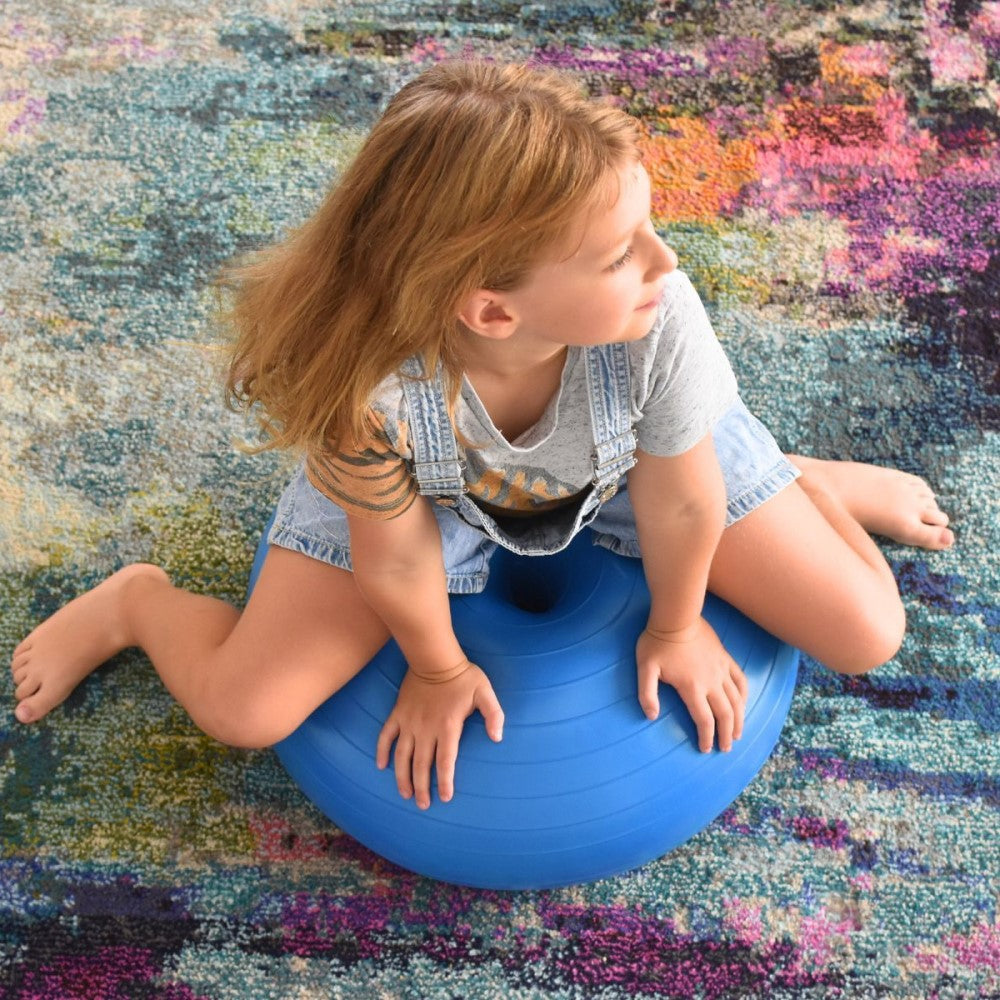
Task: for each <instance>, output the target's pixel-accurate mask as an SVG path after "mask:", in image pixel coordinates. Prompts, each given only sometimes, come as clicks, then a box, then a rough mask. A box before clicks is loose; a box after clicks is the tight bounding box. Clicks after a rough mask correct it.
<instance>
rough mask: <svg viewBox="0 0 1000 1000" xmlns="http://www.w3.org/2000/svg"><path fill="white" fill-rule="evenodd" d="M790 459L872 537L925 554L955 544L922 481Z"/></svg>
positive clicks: (877, 469)
mask: <svg viewBox="0 0 1000 1000" xmlns="http://www.w3.org/2000/svg"><path fill="white" fill-rule="evenodd" d="M788 457H789V459H790V460H791V462H792V463H793V464H794V465H796V466H797V467H798V468H799V469H801V470H802V474H803V476H804V477H805V479H806V480H808V481H809V482H811V483H813V484H814V485H816V486H818V487H819V488H820V489H823V490H825V491H826V492H827V493H832V494H833V495H834V496H836V497H837V498H838V499H839V500H840V501H841V503H842V504H843V505H844V506H845V507H846V508H847V510H848V511H849V512H850V514H851V516H852V517H853V518H854V519H855V520H856V521H857V522H858V523H859V524H860V525H861V526H862V527H863V528H864V529H865V530H866V531H868V532H869V533H870V534H873V535H884V536H885V537H886V538H891V539H892V540H893V541H894V542H899V543H900V544H902V545H915V546H918V547H920V548H923V549H947V548H951V546H952V545H953V544H954V542H955V535H954V533H953V532H952V531H951V529H950V528H948V515H947V514H945V513H944V511H942V510H941V508H940V507H938V505H937V502H936V500H935V499H934V494H933V492H932V491H931V488H930V487H929V486H928V485H927V483H925V482H924V481H923V480H922V479H921V478H920V477H919V476H911V475H910V474H909V473H908V472H900V471H899V470H898V469H885V468H882V467H881V466H878V465H866V464H864V463H861V462H835V461H825V460H823V459H818V458H809V457H806V456H803V455H789V456H788Z"/></svg>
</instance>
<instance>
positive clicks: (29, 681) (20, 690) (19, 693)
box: [14, 677, 42, 701]
mask: <svg viewBox="0 0 1000 1000" xmlns="http://www.w3.org/2000/svg"><path fill="white" fill-rule="evenodd" d="M41 686H42V682H41V681H40V680H39V679H38V678H37V677H26V678H25V679H24V680H23V681H21V683H20V684H18V685H17V687H16V688H15V689H14V697H15V698H16V699H17V700H18V701H24V699H25V698H31V697H33V696H34V695H36V694H38V692H39V690H40V689H41Z"/></svg>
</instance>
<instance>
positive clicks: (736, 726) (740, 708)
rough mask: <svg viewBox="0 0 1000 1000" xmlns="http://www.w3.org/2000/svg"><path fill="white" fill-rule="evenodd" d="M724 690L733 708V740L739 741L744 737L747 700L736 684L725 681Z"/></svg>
mask: <svg viewBox="0 0 1000 1000" xmlns="http://www.w3.org/2000/svg"><path fill="white" fill-rule="evenodd" d="M722 688H723V690H724V691H725V692H726V697H727V698H728V699H729V704H730V705H731V706H732V708H733V739H734V740H738V739H742V737H743V720H744V714H745V712H746V700H745V699H744V697H743V695H742V694H741V693H740V690H739V688H738V687H737V686H736V684H735V683H734V682H733V681H731V680H728V681H725V682H724V683H723V685H722Z"/></svg>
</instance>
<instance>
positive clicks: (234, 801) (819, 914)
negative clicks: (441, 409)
mask: <svg viewBox="0 0 1000 1000" xmlns="http://www.w3.org/2000/svg"><path fill="white" fill-rule="evenodd" d="M470 54H471V55H477V56H486V57H490V58H496V59H503V60H507V59H517V60H522V59H533V60H535V61H537V62H538V63H541V64H545V65H553V66H563V67H566V68H568V69H573V70H576V71H579V72H580V73H581V74H582V75H583V78H584V79H585V80H586V83H587V85H588V86H589V87H590V88H591V90H592V91H593V92H594V93H602V94H608V95H611V96H613V97H614V99H615V100H617V101H619V102H620V103H621V104H622V105H624V106H626V107H628V108H629V109H631V110H632V111H633V112H634V113H635V114H636V115H638V116H639V118H640V119H641V121H642V123H643V127H644V130H645V133H646V139H645V141H644V145H645V153H646V159H647V163H648V164H649V167H650V170H651V172H652V174H653V175H654V177H655V180H656V183H657V193H656V196H655V205H654V211H655V215H656V221H657V224H658V226H659V228H660V229H661V230H662V232H663V233H664V235H665V236H666V237H667V238H668V240H669V241H670V242H671V243H672V245H673V246H674V247H676V248H677V250H678V252H679V254H680V257H681V260H682V266H683V267H684V268H685V269H686V270H687V271H688V273H689V274H690V275H691V276H692V279H693V280H694V282H695V284H696V285H697V286H698V288H699V289H700V290H701V292H702V294H703V297H704V298H705V300H706V302H707V303H708V305H709V308H710V310H711V313H712V316H713V318H714V320H715V322H716V328H717V330H718V333H719V336H720V338H721V339H722V341H723V343H724V345H725V347H726V349H727V351H728V352H729V353H730V356H731V357H732V359H733V361H734V364H735V367H736V370H737V373H738V375H739V378H740V380H741V384H742V386H743V390H744V394H745V396H746V398H747V399H748V400H749V402H750V403H751V405H752V406H753V408H754V409H755V410H756V411H757V412H758V413H759V414H760V415H761V416H762V417H763V418H764V419H765V421H766V422H767V423H768V424H769V425H770V426H771V427H772V428H773V430H774V432H775V433H776V435H777V437H778V438H779V440H780V441H781V442H782V444H783V445H784V446H786V447H788V448H790V449H801V450H808V451H810V452H813V453H815V454H819V455H825V456H829V457H844V456H848V455H852V456H855V457H857V458H861V459H865V460H869V461H874V462H878V463H882V464H892V465H898V466H901V467H903V468H905V469H908V470H910V471H913V472H917V473H920V474H921V475H924V476H926V477H927V478H928V479H930V480H931V481H932V483H933V484H934V485H935V487H936V489H937V490H938V492H939V495H940V497H941V502H942V505H943V506H945V507H946V508H947V509H948V510H949V511H950V512H951V514H952V515H953V518H954V525H955V528H956V531H957V535H958V544H957V546H956V548H955V549H954V550H953V551H952V552H948V553H932V554H929V553H926V552H920V551H916V550H909V549H903V548H900V547H897V546H894V545H890V544H888V543H887V544H886V552H887V555H888V557H889V559H890V560H891V562H892V565H893V567H894V570H895V572H896V574H897V575H898V578H899V581H900V584H901V587H902V589H903V591H904V593H905V601H906V606H907V610H908V614H909V621H910V629H909V635H908V638H907V640H906V643H905V645H904V647H903V649H902V650H901V652H900V653H899V655H898V656H897V658H896V659H895V660H893V661H892V662H891V663H890V664H888V665H887V666H885V667H884V668H882V669H881V670H879V671H877V672H875V673H874V674H872V675H870V676H867V677H864V678H860V679H845V678H840V677H836V676H833V675H832V674H830V673H829V672H828V671H826V670H825V669H824V668H822V667H821V666H820V665H818V664H816V663H813V662H810V661H808V660H806V661H804V662H803V665H802V669H801V672H800V677H799V683H798V687H797V690H796V693H795V698H794V701H793V704H792V708H791V713H790V716H789V718H788V721H787V723H786V725H785V728H784V731H783V733H782V737H781V741H780V743H779V744H778V746H777V748H776V750H775V752H774V754H773V755H772V757H771V758H770V760H769V761H768V762H767V764H766V765H765V767H764V769H763V771H762V772H761V773H760V775H759V776H758V777H757V778H756V779H755V780H754V781H753V782H752V783H751V785H750V786H749V787H748V788H747V789H746V791H745V792H744V793H743V794H742V795H741V796H740V797H739V798H738V799H737V800H736V801H735V802H734V803H733V804H732V806H731V807H729V808H728V809H727V810H726V811H725V812H724V813H723V814H722V815H721V816H719V817H718V818H717V819H716V820H715V821H714V822H712V823H711V824H710V825H709V826H708V827H707V828H706V829H705V830H703V831H702V832H701V833H699V834H697V835H696V836H695V837H694V838H692V839H691V840H690V841H689V842H688V843H686V844H685V845H683V846H682V847H680V848H678V849H677V850H675V851H674V852H672V853H671V854H670V855H668V856H667V857H664V858H662V859H657V860H654V861H652V862H651V863H649V864H648V865H646V866H645V867H643V868H642V869H641V870H639V871H636V872H633V873H630V874H625V875H622V876H620V877H617V878H612V879H608V880H605V881H603V882H600V883H596V884H592V885H583V886H578V887H573V888H569V889H564V890H559V891H547V892H526V893H504V892H482V891H472V890H467V889H459V888H455V887H452V886H447V885H442V884H436V883H433V882H430V881H428V880H425V879H423V878H420V877H417V876H414V875H411V874H408V873H406V872H403V871H401V870H398V869H396V868H394V867H392V866H391V865H389V864H387V863H385V862H383V861H381V860H380V859H379V858H377V857H375V856H373V855H372V854H371V853H370V852H369V851H367V850H366V849H365V848H363V847H361V846H359V845H358V844H357V843H355V842H354V841H352V840H351V839H350V838H348V837H347V836H345V835H343V834H342V833H341V832H340V831H338V830H337V829H336V828H335V827H333V826H332V825H331V824H330V823H329V822H328V821H326V820H325V819H324V818H323V817H322V816H321V815H320V814H319V813H318V812H317V811H315V810H314V809H313V808H312V807H311V806H310V805H309V804H308V803H307V801H306V800H305V799H304V798H303V796H302V795H301V794H300V793H299V791H298V790H297V789H296V788H295V786H294V785H293V784H292V783H291V782H290V780H289V779H288V778H287V776H286V775H285V774H284V772H283V771H282V769H281V767H280V765H279V764H278V762H277V760H276V758H275V757H274V755H273V754H272V753H270V752H252V753H251V752H241V751H235V750H230V749H227V748H224V747H222V746H219V745H217V744H215V743H213V742H211V741H210V740H208V739H207V738H205V737H203V736H202V735H201V734H200V733H199V732H198V731H197V730H196V729H195V728H194V727H193V726H192V724H191V723H190V722H189V720H188V719H187V717H186V716H185V714H184V713H183V712H182V711H181V710H179V709H178V708H177V707H176V705H174V704H173V703H172V701H171V699H170V698H169V697H168V695H167V694H166V693H165V692H164V690H163V689H162V687H161V686H160V684H159V682H158V681H157V679H156V677H155V674H154V673H153V671H152V668H151V667H150V665H149V663H148V662H147V661H146V660H144V659H143V657H141V656H140V655H138V654H134V653H128V654H124V655H122V656H119V657H118V658H116V660H115V661H114V662H113V663H111V664H109V665H107V666H105V667H102V668H101V669H100V670H99V671H98V672H97V673H96V674H95V675H94V676H93V677H92V678H90V679H89V680H88V681H87V682H86V683H85V684H84V685H82V686H81V687H80V689H79V690H78V691H77V692H76V693H75V694H74V695H73V696H72V697H71V698H70V700H69V701H68V702H67V703H66V704H65V705H64V706H62V707H61V708H60V709H58V710H57V711H55V712H54V713H52V715H51V716H50V717H49V718H48V719H46V720H45V721H44V722H43V723H41V724H39V725H38V726H36V727H33V728H23V727H21V726H19V725H18V724H17V723H16V721H15V720H14V718H13V714H12V708H13V691H12V684H11V679H10V676H9V673H8V672H7V671H6V667H5V668H4V671H3V675H2V678H0V696H2V703H3V704H4V705H5V706H6V707H5V708H4V709H3V711H2V713H0V997H2V998H3V1000H15V998H17V1000H77V998H80V1000H119V998H162V1000H265V998H267V1000H270V998H278V1000H306V998H324V1000H325V998H351V1000H354V998H357V1000H373V998H427V1000H458V998H462V1000H477V998H490V1000H529V998H540V1000H578V998H580V1000H582V998H588V1000H589V998H593V1000H619V998H625V997H639V998H650V997H678V998H685V1000H735V998H758V997H765V998H770V997H774V998H781V1000H784V998H789V1000H791V998H810V1000H812V998H815V1000H820V998H828V997H836V998H844V1000H855V998H892V1000H896V998H907V1000H973V998H977V1000H978V998H988V997H998V996H1000V929H998V923H997V888H998V869H1000V865H998V853H1000V849H998V846H997V833H998V829H1000V824H998V806H1000V781H998V774H1000V768H998V757H1000V750H998V739H997V735H998V728H1000V698H998V686H997V685H998V679H1000V656H998V652H1000V642H998V612H997V596H998V589H1000V567H998V559H997V552H998V550H1000V524H998V515H997V510H998V480H1000V463H998V450H1000V449H998V438H997V433H998V427H1000V419H998V418H1000V406H998V388H1000V384H998V376H997V358H998V345H997V330H998V328H1000V317H998V313H1000V298H998V290H1000V246H998V234H1000V199H998V195H1000V119H998V101H1000V3H998V2H985V0H984V2H978V0H923V2H918V0H903V2H899V3H874V2H870V3H850V2H843V3H835V2H830V0H812V2H794V0H772V2H768V3H764V2H760V3H750V2H740V0H729V2H719V3H707V2H703V0H674V2H661V3H653V2H625V0H619V2H587V3H584V2H580V3H576V2H569V3H531V4H528V3H510V2H499V0H497V2H489V0H482V2H467V3H456V4H443V3H421V2H384V3H331V2H323V0H284V2H276V0H234V2H232V3H211V2H209V3H194V2H192V0H173V2H171V0H132V2H128V0H120V2H117V0H115V2H112V0H108V2H103V3H101V2H92V0H72V2H71V0H2V2H0V468H2V469H3V475H2V477H0V609H2V618H0V655H2V657H3V660H4V663H5V664H6V662H7V661H8V659H9V655H10V652H11V650H12V649H13V648H14V646H15V645H16V643H17V642H18V641H19V640H20V638H21V637H22V636H23V635H24V634H25V633H26V632H28V631H29V630H30V629H31V628H32V627H33V625H34V624H35V623H36V622H38V621H39V620H40V619H41V618H42V617H43V616H45V615H47V614H49V613H50V612H52V611H53V610H55V608H56V607H58V606H59V605H60V604H62V603H63V602H65V601H66V600H67V599H69V598H71V597H72V596H74V595H76V594H78V593H79V592H81V591H82V590H83V589H85V588H87V587H89V586H91V585H93V584H95V583H96V582H98V581H99V580H100V579H101V578H102V577H103V576H104V575H105V574H107V573H108V572H110V571H112V570H113V569H115V568H117V567H119V566H121V565H122V564H124V563H126V562H128V561H132V560H135V559H144V560H150V561H154V562H158V563H160V564H162V565H163V566H165V567H166V568H167V569H168V570H169V571H170V572H171V574H173V577H174V579H175V580H176V582H178V583H181V584H184V585H186V586H189V587H193V588H196V589H198V590H201V591H203V592H206V593H213V594H217V595H221V596H227V597H230V598H232V599H233V600H236V601H239V600H240V599H241V596H242V594H243V592H244V589H245V586H246V581H247V575H248V572H249V568H250V561H251V556H252V553H253V550H254V546H255V544H256V541H257V538H258V536H259V533H260V531H261V528H262V526H263V525H264V523H265V521H266V519H267V517H268V514H269V512H270V510H271V508H272V506H273V504H274V501H275V499H276V498H277V495H278V493H279V491H280V489H281V486H282V483H283V480H284V477H285V475H286V474H287V471H288V470H287V467H286V466H285V465H283V462H282V460H281V459H279V458H275V457H274V456H266V457H263V458H259V457H258V458H252V457H247V456H246V455H244V454H243V453H241V452H240V451H239V450H238V449H237V448H236V447H235V446H234V439H235V438H238V437H239V436H241V435H246V434H248V433H250V432H249V430H248V429H247V428H246V427H244V426H243V425H242V424H241V423H240V422H239V421H238V420H237V419H236V418H235V417H234V416H233V415H231V414H229V413H228V412H227V411H226V410H225V408H224V406H223V403H222V394H221V390H220V388H219V372H220V358H219V354H218V351H217V350H216V344H217V335H216V329H215V327H214V325H213V313H214V309H215V300H214V297H213V292H212V286H211V282H212V278H213V276H214V275H215V274H216V272H217V270H218V268H219V267H220V265H222V264H223V263H224V262H226V261H228V260H230V259H231V258H232V257H233V256H234V255H236V254H238V253H240V252H241V251H244V250H246V249H248V248H252V247H255V246H259V245H261V244H262V243H264V242H267V241H270V240H272V239H274V238H276V237H278V236H280V235H281V234H282V233H283V232H285V231H286V230H287V229H288V227H289V226H291V225H294V224H295V223H296V222H298V221H299V220H301V219H303V218H304V217H305V216H306V215H307V214H308V213H309V212H311V210H312V209H313V208H314V207H315V206H316V204H317V203H318V200H319V198H320V196H321V193H322V192H323V190H324V187H325V186H326V185H327V184H328V182H329V181H330V179H331V178H332V177H333V176H335V175H336V173H337V171H338V169H339V168H340V167H341V165H342V164H343V163H344V162H345V161H346V159H347V158H348V157H349V156H350V155H351V152H352V150H354V149H355V148H356V147H357V145H358V142H359V140H360V138H361V137H362V136H363V134H364V133H365V130H366V129H367V128H368V127H369V126H370V125H371V123H372V122H373V120H374V118H375V117H376V115H377V114H378V112H379V110H380V108H381V107H382V106H383V104H384V102H385V100H386V99H387V96H388V95H390V94H391V93H392V92H393V91H394V90H396V89H397V88H398V87H399V86H400V85H401V84H402V83H404V82H405V81H406V80H408V79H409V78H411V77H412V76H413V75H414V74H416V73H417V72H419V71H420V69H421V68H422V67H425V66H428V65H430V64H432V63H433V62H435V61H436V60H440V59H442V58H447V57H453V56H459V57H460V56H464V55H470Z"/></svg>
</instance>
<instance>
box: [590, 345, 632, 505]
mask: <svg viewBox="0 0 1000 1000" xmlns="http://www.w3.org/2000/svg"><path fill="white" fill-rule="evenodd" d="M585 354H586V359H587V395H588V396H589V397H590V422H591V424H592V426H593V432H594V453H593V459H594V478H593V483H594V485H595V486H600V487H603V488H604V489H605V491H611V488H612V487H613V486H614V485H616V484H617V482H618V480H619V479H620V478H621V477H622V476H623V475H624V474H625V473H626V472H627V471H628V470H629V469H631V468H632V466H633V465H635V463H636V458H635V449H636V447H637V446H638V441H637V440H636V436H635V430H634V429H633V427H632V392H631V369H630V366H629V358H628V346H627V345H626V344H602V345H599V346H597V347H588V348H586V350H585Z"/></svg>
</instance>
